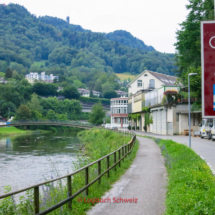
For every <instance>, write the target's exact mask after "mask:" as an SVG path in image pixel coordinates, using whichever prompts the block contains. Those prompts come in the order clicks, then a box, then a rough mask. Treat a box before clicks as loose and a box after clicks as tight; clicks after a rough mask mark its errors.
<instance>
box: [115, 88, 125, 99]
mask: <svg viewBox="0 0 215 215" xmlns="http://www.w3.org/2000/svg"><path fill="white" fill-rule="evenodd" d="M115 91H116V93H117V94H118V95H119V97H120V98H127V97H128V93H127V92H124V91H121V90H115Z"/></svg>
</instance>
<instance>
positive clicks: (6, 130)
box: [0, 126, 52, 138]
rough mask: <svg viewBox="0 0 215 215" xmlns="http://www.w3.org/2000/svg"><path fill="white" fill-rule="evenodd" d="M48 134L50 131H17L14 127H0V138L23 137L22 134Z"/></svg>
mask: <svg viewBox="0 0 215 215" xmlns="http://www.w3.org/2000/svg"><path fill="white" fill-rule="evenodd" d="M36 132H40V133H49V132H52V131H48V130H40V129H39V130H22V129H18V128H16V127H13V126H10V127H2V128H0V138H2V137H9V136H15V135H23V134H32V133H36Z"/></svg>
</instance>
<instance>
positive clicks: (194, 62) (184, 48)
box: [175, 0, 214, 98]
mask: <svg viewBox="0 0 215 215" xmlns="http://www.w3.org/2000/svg"><path fill="white" fill-rule="evenodd" d="M213 8H214V4H213V1H212V0H205V1H202V0H189V4H188V5H187V9H189V10H190V12H189V14H188V16H187V19H186V20H185V21H184V22H183V23H181V27H182V28H181V30H178V31H177V43H176V44H175V46H176V49H177V50H178V53H177V54H176V62H177V66H178V73H179V76H180V78H181V81H182V82H183V83H184V85H185V86H186V85H187V83H188V74H189V73H198V75H197V76H193V77H192V78H191V82H190V83H191V88H192V91H195V92H197V93H198V97H199V98H201V41H200V39H201V35H200V22H201V21H203V20H212V19H214V12H213Z"/></svg>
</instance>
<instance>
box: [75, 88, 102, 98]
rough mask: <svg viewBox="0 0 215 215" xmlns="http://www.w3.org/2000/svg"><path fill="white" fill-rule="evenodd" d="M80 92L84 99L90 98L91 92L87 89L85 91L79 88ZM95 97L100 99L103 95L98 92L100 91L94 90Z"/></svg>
mask: <svg viewBox="0 0 215 215" xmlns="http://www.w3.org/2000/svg"><path fill="white" fill-rule="evenodd" d="M78 91H79V93H80V94H81V95H82V96H84V97H90V90H86V89H83V88H79V89H78ZM93 95H94V96H97V97H99V96H100V95H101V93H100V92H98V91H94V90H93Z"/></svg>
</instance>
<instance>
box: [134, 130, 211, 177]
mask: <svg viewBox="0 0 215 215" xmlns="http://www.w3.org/2000/svg"><path fill="white" fill-rule="evenodd" d="M135 133H136V134H138V135H143V136H145V135H146V136H154V137H158V138H162V139H170V140H173V141H175V142H177V143H182V144H184V145H187V146H189V136H182V135H174V136H170V135H159V134H153V133H149V132H138V131H135ZM191 148H192V149H193V150H194V151H195V152H196V153H197V154H198V155H200V156H201V158H202V159H204V160H205V161H206V162H207V164H208V165H209V166H210V168H211V170H212V172H213V174H215V141H212V140H208V139H206V138H205V139H201V138H200V137H191Z"/></svg>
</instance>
